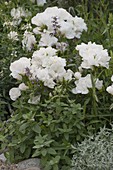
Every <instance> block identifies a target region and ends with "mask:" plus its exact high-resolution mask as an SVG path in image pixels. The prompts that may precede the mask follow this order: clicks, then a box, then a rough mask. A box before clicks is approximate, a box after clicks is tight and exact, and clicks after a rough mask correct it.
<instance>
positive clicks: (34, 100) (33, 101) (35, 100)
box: [28, 95, 41, 105]
mask: <svg viewBox="0 0 113 170" xmlns="http://www.w3.org/2000/svg"><path fill="white" fill-rule="evenodd" d="M40 98H41V95H38V96H32V97H31V98H30V99H29V100H28V103H30V104H34V105H36V104H38V103H39V102H40Z"/></svg>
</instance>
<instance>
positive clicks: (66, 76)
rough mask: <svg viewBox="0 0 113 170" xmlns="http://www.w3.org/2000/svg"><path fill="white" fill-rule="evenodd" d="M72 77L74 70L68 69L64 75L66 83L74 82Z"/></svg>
mask: <svg viewBox="0 0 113 170" xmlns="http://www.w3.org/2000/svg"><path fill="white" fill-rule="evenodd" d="M72 76H73V72H72V70H70V69H68V70H67V71H65V73H64V75H63V78H64V79H65V80H66V81H71V80H72Z"/></svg>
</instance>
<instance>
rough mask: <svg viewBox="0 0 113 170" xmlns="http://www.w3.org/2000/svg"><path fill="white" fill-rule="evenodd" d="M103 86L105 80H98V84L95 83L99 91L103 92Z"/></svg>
mask: <svg viewBox="0 0 113 170" xmlns="http://www.w3.org/2000/svg"><path fill="white" fill-rule="evenodd" d="M102 86H103V80H99V79H97V80H96V82H95V87H96V88H97V89H98V90H101V89H102Z"/></svg>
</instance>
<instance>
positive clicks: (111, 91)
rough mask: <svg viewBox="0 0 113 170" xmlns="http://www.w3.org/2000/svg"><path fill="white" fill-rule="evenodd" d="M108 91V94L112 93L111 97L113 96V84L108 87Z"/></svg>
mask: <svg viewBox="0 0 113 170" xmlns="http://www.w3.org/2000/svg"><path fill="white" fill-rule="evenodd" d="M106 91H107V92H108V93H110V94H111V95H113V84H112V85H111V86H108V87H107V89H106Z"/></svg>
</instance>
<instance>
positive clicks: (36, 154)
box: [32, 149, 41, 157]
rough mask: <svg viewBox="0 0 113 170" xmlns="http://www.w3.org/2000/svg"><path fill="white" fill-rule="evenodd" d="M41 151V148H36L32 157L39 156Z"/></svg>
mask: <svg viewBox="0 0 113 170" xmlns="http://www.w3.org/2000/svg"><path fill="white" fill-rule="evenodd" d="M40 154H41V153H40V150H39V149H36V150H35V152H34V154H33V155H32V157H37V156H39V155H40Z"/></svg>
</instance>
